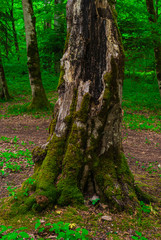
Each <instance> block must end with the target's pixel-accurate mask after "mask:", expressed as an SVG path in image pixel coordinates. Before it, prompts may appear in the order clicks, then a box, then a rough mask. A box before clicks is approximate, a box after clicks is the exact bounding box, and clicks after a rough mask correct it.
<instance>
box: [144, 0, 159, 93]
mask: <svg viewBox="0 0 161 240" xmlns="http://www.w3.org/2000/svg"><path fill="white" fill-rule="evenodd" d="M156 2H157V1H156ZM146 5H147V10H148V13H149V22H150V23H152V24H157V15H158V13H157V12H156V11H155V8H154V1H153V0H146ZM157 11H158V10H157ZM152 34H153V35H154V37H153V39H154V40H153V42H154V55H155V64H156V74H157V81H158V86H159V93H160V96H161V41H160V36H158V34H159V33H157V32H156V30H154V29H153V26H152Z"/></svg>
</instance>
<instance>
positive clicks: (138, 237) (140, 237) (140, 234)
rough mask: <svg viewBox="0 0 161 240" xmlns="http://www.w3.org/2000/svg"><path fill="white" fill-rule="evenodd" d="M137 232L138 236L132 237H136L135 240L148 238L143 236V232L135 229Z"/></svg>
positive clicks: (133, 237)
mask: <svg viewBox="0 0 161 240" xmlns="http://www.w3.org/2000/svg"><path fill="white" fill-rule="evenodd" d="M135 232H136V235H137V236H132V237H131V238H132V239H135V240H148V239H147V238H145V237H143V236H142V233H141V232H138V231H135Z"/></svg>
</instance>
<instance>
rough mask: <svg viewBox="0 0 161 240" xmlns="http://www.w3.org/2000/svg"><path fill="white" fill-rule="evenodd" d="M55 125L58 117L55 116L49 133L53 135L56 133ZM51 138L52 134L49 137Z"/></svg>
mask: <svg viewBox="0 0 161 240" xmlns="http://www.w3.org/2000/svg"><path fill="white" fill-rule="evenodd" d="M55 126H56V119H55V118H54V119H53V120H52V121H51V123H50V126H49V134H50V135H52V134H53V133H54V130H55ZM48 140H50V136H49V139H48Z"/></svg>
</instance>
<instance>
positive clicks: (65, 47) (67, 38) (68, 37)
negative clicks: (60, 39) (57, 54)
mask: <svg viewBox="0 0 161 240" xmlns="http://www.w3.org/2000/svg"><path fill="white" fill-rule="evenodd" d="M69 39H70V33H67V36H66V40H65V45H64V52H63V53H65V52H66V50H67V49H68V45H69Z"/></svg>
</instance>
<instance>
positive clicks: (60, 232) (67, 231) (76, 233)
mask: <svg viewBox="0 0 161 240" xmlns="http://www.w3.org/2000/svg"><path fill="white" fill-rule="evenodd" d="M40 226H41V221H40V220H39V219H38V220H37V222H36V224H35V229H36V230H38V232H39V233H41V232H43V231H44V230H45V228H44V227H40ZM45 226H49V227H50V229H49V231H50V232H53V231H54V232H55V233H56V234H57V238H56V239H66V240H67V239H73V240H74V239H75V240H76V239H82V240H87V239H88V238H87V235H88V231H87V230H86V229H81V228H77V229H76V230H72V228H75V226H76V225H75V224H70V223H64V222H61V221H60V222H58V223H53V224H51V223H47V224H45Z"/></svg>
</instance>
